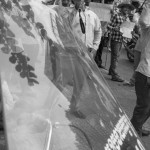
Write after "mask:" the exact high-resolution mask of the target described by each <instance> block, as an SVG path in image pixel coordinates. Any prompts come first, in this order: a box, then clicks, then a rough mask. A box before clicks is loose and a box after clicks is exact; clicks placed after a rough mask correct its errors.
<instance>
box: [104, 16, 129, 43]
mask: <svg viewBox="0 0 150 150" xmlns="http://www.w3.org/2000/svg"><path fill="white" fill-rule="evenodd" d="M126 18H127V17H125V16H122V15H121V14H120V13H115V14H114V15H113V16H112V17H111V20H110V23H109V24H108V26H107V28H108V31H109V32H110V35H111V39H112V40H114V41H118V42H122V38H123V37H122V33H121V32H120V31H119V30H118V31H116V30H114V28H116V27H120V26H121V24H122V23H123V22H124V21H126Z"/></svg>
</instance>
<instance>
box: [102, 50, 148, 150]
mask: <svg viewBox="0 0 150 150" xmlns="http://www.w3.org/2000/svg"><path fill="white" fill-rule="evenodd" d="M106 55H107V63H106V68H107V70H104V69H101V72H102V74H103V76H104V78H105V79H106V81H107V83H108V85H109V86H110V88H111V90H112V93H113V95H114V97H115V98H116V100H118V102H119V104H120V105H121V107H122V108H123V109H124V111H125V112H126V114H127V116H128V117H129V119H130V118H131V117H132V113H133V109H134V106H135V102H136V95H135V90H134V87H131V86H127V85H124V84H123V83H119V82H114V81H112V80H111V76H109V75H108V69H109V65H110V52H108V53H107V50H105V51H104V52H103V56H102V60H103V65H104V66H105V61H106ZM132 70H133V63H131V62H129V60H128V58H127V56H126V51H125V50H124V49H122V52H121V55H120V59H119V65H118V73H119V74H120V76H121V77H123V78H124V79H125V80H127V81H129V80H130V77H131V75H132V73H133V71H132ZM144 127H145V128H147V129H149V130H150V119H149V120H148V121H147V122H146V123H145V124H144ZM142 141H143V144H144V146H145V148H146V149H147V150H149V149H150V148H149V147H150V136H149V137H142Z"/></svg>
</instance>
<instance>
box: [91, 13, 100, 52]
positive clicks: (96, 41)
mask: <svg viewBox="0 0 150 150" xmlns="http://www.w3.org/2000/svg"><path fill="white" fill-rule="evenodd" d="M94 24H95V26H94V39H93V49H94V50H97V49H98V46H99V44H100V41H101V37H102V28H101V22H100V19H99V18H98V17H97V16H96V17H95V20H94Z"/></svg>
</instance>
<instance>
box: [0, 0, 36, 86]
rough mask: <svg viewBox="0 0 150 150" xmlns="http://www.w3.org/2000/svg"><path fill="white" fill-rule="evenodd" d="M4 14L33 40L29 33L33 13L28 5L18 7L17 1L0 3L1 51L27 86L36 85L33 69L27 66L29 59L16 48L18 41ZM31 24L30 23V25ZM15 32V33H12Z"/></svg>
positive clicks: (19, 48)
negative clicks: (7, 56) (8, 55)
mask: <svg viewBox="0 0 150 150" xmlns="http://www.w3.org/2000/svg"><path fill="white" fill-rule="evenodd" d="M4 14H7V15H9V16H10V17H11V18H12V19H13V21H14V22H15V23H17V25H18V26H19V27H20V28H22V29H23V31H24V33H25V34H26V35H28V36H31V37H32V38H35V36H34V34H33V33H32V32H31V29H32V26H31V23H34V13H33V11H32V10H31V7H30V5H26V6H20V4H19V3H18V1H17V0H13V1H10V0H8V1H7V2H6V1H5V0H1V2H0V31H1V32H0V44H1V45H2V48H1V51H2V52H3V53H5V54H10V55H11V56H10V58H9V60H10V62H11V63H13V64H16V67H15V69H16V71H18V72H19V73H20V76H21V77H22V78H25V77H26V78H27V80H28V84H29V85H34V84H38V81H37V80H36V79H35V78H37V76H36V75H35V73H34V72H33V71H34V68H33V67H32V66H31V65H29V64H28V61H30V58H29V57H27V56H26V55H24V54H23V51H24V50H23V48H22V47H20V46H17V45H16V44H18V41H17V40H16V39H15V34H14V33H13V31H11V30H10V28H9V27H10V25H9V23H8V21H7V20H6V19H5V16H4ZM30 22H31V23H30ZM14 32H15V31H14Z"/></svg>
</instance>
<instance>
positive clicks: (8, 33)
mask: <svg viewBox="0 0 150 150" xmlns="http://www.w3.org/2000/svg"><path fill="white" fill-rule="evenodd" d="M7 36H10V37H15V35H14V33H13V32H12V31H11V30H10V29H7Z"/></svg>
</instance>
